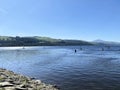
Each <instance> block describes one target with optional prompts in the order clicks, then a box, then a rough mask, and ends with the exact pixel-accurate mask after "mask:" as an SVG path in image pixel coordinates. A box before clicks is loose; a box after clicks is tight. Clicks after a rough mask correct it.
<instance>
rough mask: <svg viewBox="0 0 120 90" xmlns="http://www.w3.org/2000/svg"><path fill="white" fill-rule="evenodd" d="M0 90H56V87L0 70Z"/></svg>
mask: <svg viewBox="0 0 120 90" xmlns="http://www.w3.org/2000/svg"><path fill="white" fill-rule="evenodd" d="M0 90H58V89H57V88H56V86H53V85H50V84H45V83H43V82H41V81H40V80H34V79H32V78H29V77H26V76H23V75H19V74H15V73H14V72H12V71H9V70H6V69H2V68H0Z"/></svg>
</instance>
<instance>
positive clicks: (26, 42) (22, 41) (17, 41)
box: [0, 36, 120, 46]
mask: <svg viewBox="0 0 120 90" xmlns="http://www.w3.org/2000/svg"><path fill="white" fill-rule="evenodd" d="M69 45H120V43H118V42H110V41H103V40H95V41H92V42H88V41H82V40H67V39H54V38H50V37H40V36H33V37H19V36H16V37H11V36H0V46H69Z"/></svg>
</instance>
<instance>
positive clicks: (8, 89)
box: [3, 87, 16, 90]
mask: <svg viewBox="0 0 120 90" xmlns="http://www.w3.org/2000/svg"><path fill="white" fill-rule="evenodd" d="M4 89H5V90H16V88H15V87H5V88H4ZM4 89H3V90H4Z"/></svg>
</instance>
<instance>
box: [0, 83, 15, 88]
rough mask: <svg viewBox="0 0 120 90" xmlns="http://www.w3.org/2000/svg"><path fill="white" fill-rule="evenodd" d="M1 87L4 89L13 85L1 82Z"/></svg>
mask: <svg viewBox="0 0 120 90" xmlns="http://www.w3.org/2000/svg"><path fill="white" fill-rule="evenodd" d="M0 86H1V87H6V86H13V84H11V83H9V82H1V83H0Z"/></svg>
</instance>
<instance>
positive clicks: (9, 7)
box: [0, 0, 120, 42]
mask: <svg viewBox="0 0 120 90" xmlns="http://www.w3.org/2000/svg"><path fill="white" fill-rule="evenodd" d="M0 35H1V36H47V37H52V38H60V39H78V40H87V41H92V40H96V39H102V40H108V41H118V42H120V0H0Z"/></svg>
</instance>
